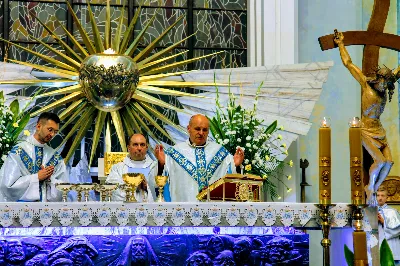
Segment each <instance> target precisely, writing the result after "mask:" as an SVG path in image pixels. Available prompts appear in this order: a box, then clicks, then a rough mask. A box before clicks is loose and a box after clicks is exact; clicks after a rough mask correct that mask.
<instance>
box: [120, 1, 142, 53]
mask: <svg viewBox="0 0 400 266" xmlns="http://www.w3.org/2000/svg"><path fill="white" fill-rule="evenodd" d="M141 11H142V3H140V4H139V8H138V9H137V10H136V12H135V15H134V16H133V19H132V21H131V23H129V27H128V29H127V30H126V31H125V33H124V38H123V39H122V43H121V46H120V48H119V51H125V50H126V47H127V46H128V42H129V40H130V38H131V33H132V30H133V29H134V28H135V25H136V22H137V20H138V18H139V14H140V12H141Z"/></svg>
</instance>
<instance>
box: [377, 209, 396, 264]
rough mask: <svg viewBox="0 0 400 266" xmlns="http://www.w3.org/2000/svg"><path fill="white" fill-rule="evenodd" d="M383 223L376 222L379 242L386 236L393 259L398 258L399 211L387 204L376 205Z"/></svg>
mask: <svg viewBox="0 0 400 266" xmlns="http://www.w3.org/2000/svg"><path fill="white" fill-rule="evenodd" d="M378 211H379V213H380V214H381V215H382V217H383V220H384V224H383V225H382V224H380V223H379V224H378V232H379V243H382V241H383V239H384V238H386V240H387V242H388V244H389V246H390V248H391V250H392V253H393V257H394V259H395V260H400V213H399V212H398V211H397V210H396V209H394V208H392V207H389V206H388V205H387V204H385V205H383V206H379V207H378Z"/></svg>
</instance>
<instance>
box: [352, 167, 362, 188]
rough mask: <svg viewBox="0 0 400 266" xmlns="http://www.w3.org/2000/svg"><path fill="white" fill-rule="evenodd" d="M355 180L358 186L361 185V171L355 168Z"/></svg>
mask: <svg viewBox="0 0 400 266" xmlns="http://www.w3.org/2000/svg"><path fill="white" fill-rule="evenodd" d="M353 180H354V183H355V184H356V186H359V185H361V171H360V170H355V171H354V172H353Z"/></svg>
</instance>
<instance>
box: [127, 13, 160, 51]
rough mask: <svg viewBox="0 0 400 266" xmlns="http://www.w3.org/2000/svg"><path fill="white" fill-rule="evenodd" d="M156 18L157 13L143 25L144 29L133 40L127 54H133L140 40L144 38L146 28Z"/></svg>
mask: <svg viewBox="0 0 400 266" xmlns="http://www.w3.org/2000/svg"><path fill="white" fill-rule="evenodd" d="M155 18H156V14H154V15H153V17H152V18H151V19H150V21H149V22H147V24H146V25H145V26H144V27H143V29H142V30H141V31H140V32H139V34H138V36H136V38H135V39H134V40H133V42H132V43H131V45H129V48H128V49H127V50H126V51H125V53H124V54H125V55H128V56H132V55H133V53H134V52H135V50H136V48H137V46H138V45H139V42H140V41H141V40H142V38H143V36H144V34H145V32H146V30H147V29H148V28H149V26H150V24H151V23H153V22H154V19H155Z"/></svg>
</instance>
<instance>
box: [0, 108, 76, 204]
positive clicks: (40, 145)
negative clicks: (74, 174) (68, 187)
mask: <svg viewBox="0 0 400 266" xmlns="http://www.w3.org/2000/svg"><path fill="white" fill-rule="evenodd" d="M59 123H60V119H59V118H58V116H57V115H56V114H53V113H47V112H46V113H42V114H41V115H40V116H39V119H38V122H37V124H36V131H35V134H34V135H32V136H29V137H28V138H27V139H26V140H25V141H23V142H21V143H18V144H17V145H16V146H14V147H13V148H12V150H11V151H10V153H9V154H8V156H7V159H6V160H5V162H4V164H3V166H2V168H1V170H0V191H1V194H2V197H3V199H2V200H3V201H23V202H25V201H26V202H31V201H61V198H62V192H61V191H59V190H58V189H57V188H56V186H55V185H56V184H57V183H68V182H69V179H68V175H67V172H66V167H65V164H64V161H63V159H62V158H61V156H60V154H59V153H58V152H56V151H55V150H54V149H53V148H51V147H50V146H48V145H47V143H49V142H50V140H51V139H52V138H53V137H54V136H55V135H56V134H57V133H58V129H59Z"/></svg>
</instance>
